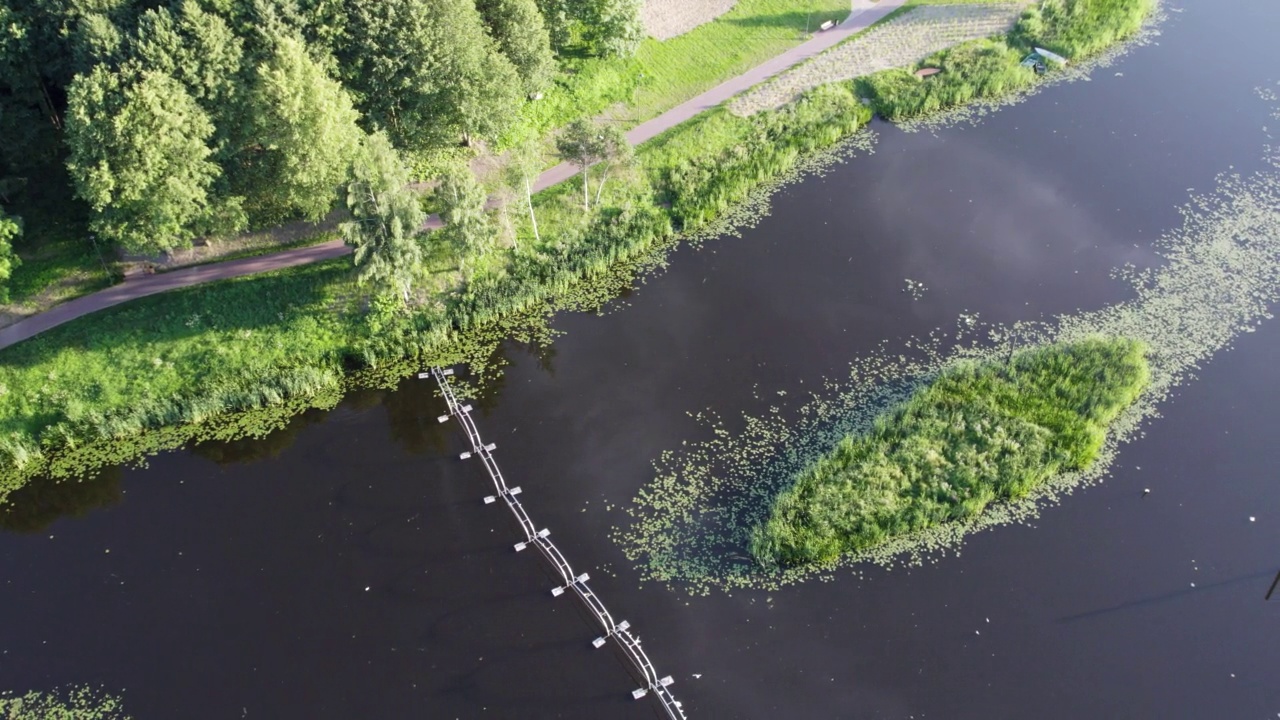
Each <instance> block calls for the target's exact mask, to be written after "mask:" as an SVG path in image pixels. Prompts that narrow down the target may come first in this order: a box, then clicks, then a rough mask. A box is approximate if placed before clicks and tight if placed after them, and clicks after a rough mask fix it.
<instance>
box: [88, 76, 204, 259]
mask: <svg viewBox="0 0 1280 720" xmlns="http://www.w3.org/2000/svg"><path fill="white" fill-rule="evenodd" d="M212 134H213V123H212V122H210V121H209V116H208V114H207V113H205V111H204V110H203V109H202V108H201V107H200V106H199V105H197V104H196V102H195V100H193V99H192V97H191V95H189V94H188V93H187V91H186V89H185V88H184V87H183V86H182V84H181V83H179V82H178V81H177V80H174V79H173V78H172V77H169V76H168V75H164V74H161V73H157V72H141V73H129V74H118V73H113V72H111V71H109V70H107V69H106V68H104V67H102V66H99V67H97V68H94V70H93V72H91V73H89V74H88V75H82V76H79V77H77V78H76V79H75V81H73V82H72V84H71V88H70V90H69V91H68V105H67V145H68V147H69V149H70V151H71V154H70V157H69V158H68V160H67V166H68V168H69V169H70V170H71V176H72V178H73V179H74V180H75V184H76V192H77V194H78V195H79V197H80V198H81V199H83V200H85V201H86V202H88V203H89V206H90V207H92V208H93V210H94V211H95V212H96V213H97V217H96V219H95V220H94V222H93V226H94V230H96V231H97V232H98V233H99V234H100V235H102V237H104V238H106V239H108V240H111V241H112V242H116V243H119V244H120V245H121V246H123V247H125V248H126V249H128V250H131V251H135V252H158V251H165V250H170V249H172V248H175V247H182V246H183V245H186V244H188V243H189V242H190V241H191V238H193V237H195V236H196V235H197V234H198V233H200V232H203V231H205V230H207V229H208V227H209V222H210V221H211V220H212V214H211V210H212V208H211V203H210V197H209V189H210V187H211V186H212V184H213V181H214V179H215V178H217V177H218V174H219V171H218V166H217V165H215V164H214V163H212V162H210V161H209V154H210V151H209V147H208V145H206V144H205V143H206V141H207V140H208V139H209V136H210V135H212Z"/></svg>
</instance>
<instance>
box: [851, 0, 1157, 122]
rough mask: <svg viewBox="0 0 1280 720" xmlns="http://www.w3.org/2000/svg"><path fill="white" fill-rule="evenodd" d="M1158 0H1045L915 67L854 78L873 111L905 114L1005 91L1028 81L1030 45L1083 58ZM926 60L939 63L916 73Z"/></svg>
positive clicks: (1127, 29) (1133, 28)
mask: <svg viewBox="0 0 1280 720" xmlns="http://www.w3.org/2000/svg"><path fill="white" fill-rule="evenodd" d="M1153 7H1154V0H1043V2H1041V3H1038V4H1036V5H1033V6H1031V7H1030V8H1028V9H1027V10H1026V11H1024V12H1023V14H1022V16H1021V17H1020V18H1019V19H1018V22H1017V24H1015V25H1014V27H1013V29H1012V30H1010V31H1009V33H1008V34H1007V35H1005V36H1003V37H999V38H989V39H985V40H975V41H972V42H968V43H963V44H961V45H957V46H955V47H953V48H948V49H947V50H943V51H941V52H938V53H935V54H933V55H931V56H929V57H927V58H925V59H924V60H922V61H920V62H919V63H918V64H917V65H915V66H913V67H910V68H895V69H893V70H885V71H883V72H879V73H875V74H873V75H869V76H867V77H865V78H861V79H859V80H858V81H857V86H858V89H859V92H860V93H861V94H863V95H864V96H865V97H868V98H870V99H871V101H872V104H873V106H874V107H875V110H876V113H877V114H879V115H880V116H881V117H883V118H886V119H888V120H905V119H910V118H917V117H921V116H925V115H930V114H932V113H936V112H938V111H940V110H946V109H949V108H954V107H958V106H961V105H965V104H967V103H970V102H973V101H975V100H988V99H994V98H1001V97H1004V96H1006V95H1010V94H1012V93H1015V92H1017V91H1019V90H1023V89H1025V88H1028V87H1030V86H1031V85H1033V84H1034V83H1035V82H1036V75H1035V72H1034V71H1033V70H1032V69H1031V68H1028V67H1023V66H1022V65H1021V61H1022V59H1023V58H1024V57H1026V56H1027V54H1028V53H1030V52H1031V49H1032V48H1033V47H1043V48H1046V49H1048V50H1052V51H1054V52H1057V53H1058V54H1060V55H1063V56H1065V57H1066V58H1068V59H1069V60H1071V61H1079V60H1083V59H1086V58H1088V57H1089V56H1091V55H1095V54H1097V53H1098V52H1100V51H1102V50H1104V49H1106V48H1109V47H1112V46H1114V45H1115V44H1116V43H1118V42H1120V41H1122V40H1125V39H1127V38H1129V37H1132V36H1133V35H1135V34H1137V33H1138V31H1139V30H1140V29H1141V28H1142V24H1143V22H1144V21H1145V19H1146V18H1147V16H1148V15H1149V14H1150V13H1151V11H1152V9H1153ZM921 68H938V69H940V70H942V72H941V73H938V74H936V75H933V76H930V77H925V78H919V77H916V76H915V72H916V71H917V70H919V69H921Z"/></svg>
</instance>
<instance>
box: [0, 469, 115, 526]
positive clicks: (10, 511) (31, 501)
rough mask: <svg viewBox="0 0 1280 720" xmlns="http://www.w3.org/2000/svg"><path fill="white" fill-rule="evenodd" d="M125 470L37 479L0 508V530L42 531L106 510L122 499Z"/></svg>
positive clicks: (15, 492)
mask: <svg viewBox="0 0 1280 720" xmlns="http://www.w3.org/2000/svg"><path fill="white" fill-rule="evenodd" d="M123 476H124V469H123V468H121V467H119V466H115V467H107V468H103V469H102V470H101V471H100V472H99V473H98V474H97V475H94V476H93V477H90V478H85V479H82V480H76V479H66V480H55V479H52V478H47V477H46V478H39V479H36V480H32V481H31V482H29V483H27V484H26V485H24V486H22V487H21V488H19V489H17V490H15V491H13V492H12V493H10V494H9V498H8V501H7V502H6V503H5V504H3V505H0V530H4V531H6V532H15V533H37V532H43V531H44V530H45V529H47V528H48V527H49V526H50V525H52V524H53V522H54V521H55V520H57V519H59V518H63V517H73V518H74V517H84V516H85V515H87V514H89V513H90V512H91V511H93V510H97V509H100V508H109V507H112V506H114V505H117V504H119V502H120V501H121V499H122V495H121V490H120V479H121V478H122V477H123Z"/></svg>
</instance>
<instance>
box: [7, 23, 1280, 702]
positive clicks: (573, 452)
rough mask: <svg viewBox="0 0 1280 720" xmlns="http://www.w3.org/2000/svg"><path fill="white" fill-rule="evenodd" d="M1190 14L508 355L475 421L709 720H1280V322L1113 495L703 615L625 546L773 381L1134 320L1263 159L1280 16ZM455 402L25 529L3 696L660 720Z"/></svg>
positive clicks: (378, 407) (60, 497)
mask: <svg viewBox="0 0 1280 720" xmlns="http://www.w3.org/2000/svg"><path fill="white" fill-rule="evenodd" d="M1176 7H1179V8H1185V12H1183V13H1177V14H1174V15H1173V18H1172V20H1171V22H1169V23H1168V24H1167V26H1166V28H1165V35H1164V37H1162V38H1161V40H1160V44H1159V45H1158V46H1153V47H1148V48H1145V49H1142V50H1139V51H1138V52H1136V53H1135V54H1133V55H1132V56H1130V57H1129V58H1127V59H1125V60H1124V61H1122V62H1121V63H1119V64H1118V65H1117V66H1115V67H1114V68H1110V69H1104V70H1102V71H1099V72H1098V73H1097V74H1096V75H1095V77H1094V80H1093V82H1089V83H1078V84H1074V85H1068V86H1063V87H1058V88H1054V89H1051V90H1049V91H1047V92H1045V93H1043V94H1042V95H1040V96H1038V97H1036V98H1034V99H1032V100H1031V101H1029V102H1027V103H1025V104H1023V105H1020V106H1018V107H1015V108H1011V109H1007V110H1004V111H1002V112H1001V113H999V114H998V115H996V116H994V117H992V118H989V119H988V120H987V121H985V122H984V123H983V124H982V125H980V126H978V127H972V128H956V129H952V130H947V131H944V132H940V133H938V135H937V136H934V135H930V134H916V135H907V134H904V133H901V132H899V131H897V130H895V129H893V128H888V127H881V128H880V131H881V142H880V145H879V148H878V151H877V153H876V154H875V155H874V156H872V157H866V158H859V159H857V160H856V161H854V162H852V163H850V164H848V165H846V166H843V167H841V168H840V169H838V170H837V171H835V172H833V173H832V174H830V175H828V176H827V177H825V178H821V179H811V180H809V181H807V182H804V183H802V184H800V185H797V186H794V187H792V188H790V189H789V190H788V191H787V192H785V193H784V194H782V195H781V196H780V197H778V198H777V199H776V202H775V203H774V211H773V214H772V216H771V217H769V218H767V219H766V220H765V221H763V222H762V223H761V224H760V226H759V227H758V228H757V229H755V230H752V231H750V232H747V233H745V237H743V238H741V239H726V240H721V241H716V242H712V243H709V244H708V245H706V246H705V247H704V248H703V249H701V250H698V251H693V250H689V249H682V250H679V251H677V252H676V253H675V254H674V257H673V264H672V267H671V269H670V270H669V271H668V272H666V273H665V274H662V275H660V276H657V277H655V278H652V279H650V280H649V281H648V283H647V284H645V285H644V286H642V287H641V288H640V289H639V290H638V291H637V292H636V293H634V294H633V295H632V296H631V297H630V298H628V300H627V302H626V304H625V305H622V306H619V307H617V308H614V311H613V312H611V313H609V314H606V315H605V316H603V317H600V316H594V315H567V316H564V317H560V318H558V319H557V321H556V325H557V327H558V328H560V329H562V330H565V331H567V334H566V335H565V336H564V337H562V338H561V339H559V340H558V341H557V342H556V343H555V346H554V347H553V348H551V349H550V351H547V352H536V351H529V350H528V349H526V348H523V347H520V346H518V345H515V344H511V345H509V346H507V347H505V348H504V351H505V352H506V354H507V356H508V357H509V359H510V360H511V363H512V364H511V366H510V368H509V369H508V371H507V373H506V375H505V376H504V378H503V379H502V381H501V385H500V387H495V388H492V389H491V392H490V394H489V396H488V397H487V398H486V399H485V400H484V401H483V402H482V403H478V405H481V407H482V409H483V413H482V414H481V415H480V416H479V417H478V422H479V425H480V428H481V431H482V432H483V433H484V434H485V437H486V439H487V440H489V441H491V442H496V443H497V445H498V450H497V456H498V458H499V461H500V462H501V463H502V465H503V468H504V470H505V472H506V474H507V475H508V477H509V478H511V479H513V480H514V481H515V482H516V483H518V484H520V485H522V486H523V487H524V488H525V490H526V493H525V495H524V496H522V497H523V499H524V500H525V503H526V506H527V507H528V509H529V511H530V512H531V513H532V514H533V515H534V517H535V518H536V519H537V520H538V522H539V523H540V524H542V525H545V526H547V527H550V528H551V529H552V531H553V534H554V537H555V538H556V540H557V541H558V543H559V544H560V547H561V548H562V549H563V550H564V551H565V552H566V553H567V554H568V556H569V558H570V560H571V561H572V562H573V563H574V564H575V565H576V566H579V567H581V568H583V569H584V570H587V571H589V572H591V574H592V577H593V581H592V584H593V586H594V588H595V589H596V591H597V592H598V593H599V594H600V595H602V596H603V598H604V599H605V601H606V602H607V603H608V604H609V606H610V608H611V610H612V611H613V612H614V614H615V616H616V617H621V618H626V619H628V620H630V621H631V622H632V624H633V626H634V627H635V628H636V629H637V630H638V631H639V634H640V636H641V637H642V639H643V640H644V643H645V646H646V647H647V648H648V649H649V652H650V654H651V655H652V657H653V658H654V660H655V662H657V664H658V666H659V669H660V670H661V671H662V672H664V673H671V674H673V675H674V676H675V677H676V681H677V684H676V686H675V687H674V689H675V690H676V694H677V696H678V697H679V698H681V699H682V700H683V701H684V702H685V704H686V707H687V708H688V709H689V711H690V715H691V717H694V718H774V717H777V718H984V719H987V718H1005V717H1037V718H1046V719H1057V718H1063V719H1066V718H1121V717H1123V718H1162V719H1163V718H1233V719H1234V718H1240V719H1245V718H1259V719H1261V718H1275V717H1277V716H1280V679H1277V678H1280V601H1275V600H1273V601H1272V602H1271V603H1265V602H1263V599H1262V598H1263V595H1264V593H1265V592H1266V589H1267V586H1268V585H1269V583H1270V581H1271V578H1272V577H1273V576H1274V574H1275V572H1276V571H1277V570H1278V569H1280V484H1277V482H1276V469H1275V468H1277V467H1280V445H1277V443H1276V442H1275V437H1276V429H1277V427H1280V364H1278V363H1277V362H1276V361H1275V358H1280V327H1278V326H1277V324H1276V323H1274V322H1273V323H1270V324H1267V325H1264V326H1263V327H1262V328H1261V329H1260V330H1259V332H1257V333H1254V334H1251V335H1246V336H1244V337H1243V338H1242V339H1241V340H1240V341H1239V342H1238V343H1237V348H1236V349H1235V350H1234V351H1232V352H1229V353H1226V354H1223V355H1221V356H1219V357H1217V358H1215V360H1214V361H1213V362H1212V363H1211V364H1210V365H1209V366H1208V367H1207V368H1206V369H1205V371H1204V372H1203V373H1202V374H1201V377H1200V379H1199V380H1198V381H1196V382H1195V383H1193V384H1190V385H1188V386H1186V387H1185V388H1184V389H1183V390H1182V392H1181V394H1180V395H1179V396H1178V397H1177V398H1176V399H1175V400H1174V401H1173V402H1172V403H1170V404H1169V405H1168V406H1167V407H1166V408H1165V413H1164V414H1165V416H1164V417H1163V418H1161V419H1159V420H1156V421H1154V422H1153V423H1152V424H1151V425H1150V427H1149V431H1148V433H1147V436H1146V437H1145V438H1143V439H1141V440H1139V441H1137V442H1135V443H1134V444H1132V445H1129V446H1127V447H1125V448H1124V449H1123V451H1122V455H1121V459H1120V462H1119V464H1118V466H1117V469H1116V472H1115V475H1114V477H1113V478H1112V479H1110V480H1109V481H1108V482H1107V483H1105V484H1104V485H1102V486H1100V487H1097V488H1093V489H1089V490H1087V491H1084V492H1079V493H1077V494H1076V495H1075V496H1074V497H1072V498H1070V499H1069V500H1068V501H1067V502H1066V503H1065V504H1064V505H1062V506H1061V507H1056V508H1052V509H1049V510H1047V511H1046V512H1045V513H1044V515H1043V517H1042V518H1041V519H1040V520H1039V521H1038V522H1037V523H1036V524H1035V527H1012V528H1004V529H999V530H996V531H993V532H988V533H984V534H982V535H980V536H977V537H974V538H972V539H971V541H970V542H968V543H967V544H966V545H965V547H964V550H963V554H962V555H961V556H960V557H958V558H957V557H949V558H945V559H942V560H940V561H939V562H938V563H937V564H930V565H926V566H925V567H922V568H915V569H911V570H895V571H893V572H888V571H884V570H880V569H874V568H871V569H868V570H867V571H866V572H865V573H864V575H863V577H857V576H855V575H854V574H852V573H848V572H846V573H843V574H842V575H840V576H839V577H838V578H837V579H836V581H835V582H830V583H809V584H805V585H800V586H795V587H791V588H788V589H785V590H782V591H774V592H770V593H766V592H736V593H734V594H732V595H724V594H723V593H717V594H713V595H711V596H710V597H706V598H688V597H685V596H684V595H682V594H680V593H675V592H671V591H668V590H667V589H664V588H661V587H658V586H654V585H651V584H642V583H641V582H640V581H639V579H638V577H637V574H636V572H635V571H634V570H633V569H632V568H631V566H630V564H629V563H628V562H626V560H625V559H624V558H623V557H622V555H621V553H620V551H619V550H618V548H617V547H616V546H614V545H613V543H612V542H611V541H609V540H608V539H607V537H606V536H607V534H608V532H609V529H610V528H611V527H613V526H614V525H615V524H616V523H618V522H620V521H621V520H622V516H621V512H620V511H619V510H617V509H614V510H612V511H609V510H606V504H607V503H612V504H622V503H625V502H626V501H627V500H629V499H630V498H631V497H632V496H633V495H634V494H635V492H636V491H637V490H638V489H639V488H640V487H641V486H642V485H643V484H644V483H645V482H646V481H647V480H649V479H650V478H651V476H652V468H651V462H652V460H653V459H654V458H655V457H657V456H658V454H659V453H661V452H662V451H663V450H667V449H674V448H677V447H679V445H680V443H681V441H682V440H686V439H688V440H696V439H701V438H705V437H706V432H707V431H706V429H705V428H702V427H700V426H698V425H697V424H696V423H695V422H694V421H693V420H691V419H690V417H689V416H688V414H687V413H688V412H691V411H692V412H696V411H698V410H701V409H706V408H710V409H713V410H715V411H717V412H718V413H720V414H721V415H722V416H724V417H726V418H728V419H729V424H730V425H731V426H732V425H733V420H732V419H733V418H735V417H738V416H740V414H741V413H742V412H743V411H748V412H758V411H759V410H760V409H761V408H762V405H761V402H760V401H757V400H754V399H752V393H753V390H754V391H755V392H758V393H759V394H761V395H762V396H771V395H772V394H773V393H774V392H775V391H778V390H784V391H788V392H789V393H791V396H790V397H792V398H794V397H796V396H797V394H798V393H801V392H803V391H804V390H806V389H807V388H816V387H817V385H818V384H820V382H821V380H822V379H823V378H826V377H834V376H838V375H841V374H842V373H843V371H844V369H845V368H846V367H847V364H848V362H849V361H850V360H851V359H852V358H854V357H856V356H858V355H860V354H863V353H867V352H871V351H873V350H874V349H875V348H876V347H877V346H878V345H879V344H880V343H881V342H882V341H887V342H888V343H889V345H890V347H892V346H893V344H894V343H896V342H900V341H901V340H902V339H904V338H906V337H908V336H911V335H921V334H925V333H927V332H929V331H930V330H932V329H934V328H936V327H943V328H949V327H954V324H955V322H956V318H957V316H958V314H959V313H961V312H965V311H968V312H979V313H980V314H981V316H982V317H983V319H985V320H989V321H998V322H1007V321H1012V320H1017V319H1034V318H1039V317H1042V316H1045V315H1050V314H1054V313H1061V312H1070V311H1073V310H1075V309H1077V308H1083V309H1091V308H1097V307H1101V306H1103V305H1106V304H1108V303H1112V302H1115V301H1118V300H1121V299H1124V298H1125V297H1127V296H1128V291H1127V288H1126V287H1125V286H1124V285H1123V284H1122V283H1120V282H1119V281H1116V280H1113V279H1111V278H1110V277H1109V272H1110V270H1111V269H1112V268H1114V267H1117V266H1119V265H1122V264H1124V263H1126V262H1134V263H1137V264H1139V265H1142V264H1147V263H1150V262H1151V261H1152V258H1153V256H1152V254H1151V251H1150V249H1149V244H1150V242H1151V241H1152V240H1153V239H1154V238H1155V237H1157V236H1158V235H1159V234H1160V233H1161V232H1162V231H1163V230H1165V229H1167V228H1170V227H1173V226H1175V225H1176V224H1177V223H1178V219H1179V218H1178V214H1177V212H1176V207H1177V206H1178V205H1180V204H1182V203H1183V202H1185V201H1186V198H1187V189H1188V188H1199V189H1202V190H1207V189H1209V188H1210V187H1211V184H1212V181H1213V178H1214V176H1215V175H1216V174H1217V173H1219V172H1221V171H1225V170H1228V169H1229V168H1230V167H1232V166H1234V168H1235V169H1237V170H1241V171H1248V170H1250V169H1252V168H1253V167H1255V165H1256V163H1257V158H1258V157H1259V154H1260V148H1261V145H1262V143H1263V137H1262V134H1261V127H1262V126H1263V125H1265V124H1266V122H1267V119H1266V117H1265V115H1266V108H1265V106H1264V105H1263V104H1262V103H1260V102H1259V101H1258V100H1257V99H1256V97H1255V96H1254V94H1253V89H1254V88H1255V87H1256V86H1258V85H1261V84H1264V83H1272V82H1274V81H1275V80H1277V79H1280V45H1277V44H1276V43H1275V42H1274V33H1275V30H1276V29H1277V28H1280V6H1278V5H1277V4H1276V3H1271V2H1265V1H1262V0H1220V1H1218V0H1194V1H1193V0H1187V1H1186V2H1180V3H1177V5H1176ZM1272 123H1273V124H1275V122H1274V121H1272ZM906 278H911V279H913V280H917V281H920V282H923V283H924V284H925V286H926V287H927V288H928V290H927V291H926V293H925V295H924V297H923V298H922V299H921V300H919V301H913V300H912V299H911V298H910V296H909V295H908V294H906V293H903V292H902V288H903V284H904V280H905V279H906ZM442 411H443V408H442V403H441V402H440V401H439V400H437V399H436V398H434V397H433V392H432V388H431V387H430V386H429V385H427V384H425V383H420V382H417V381H406V382H405V383H403V384H402V385H401V387H400V388H399V389H398V390H397V391H395V392H367V393H361V394H359V395H357V396H354V397H352V398H349V399H348V400H347V401H346V402H344V403H343V405H342V406H340V407H339V408H338V409H336V410H334V411H333V412H329V413H311V414H308V415H306V416H304V417H301V418H299V419H297V420H296V421H295V422H294V423H293V424H292V425H291V426H290V427H289V428H288V429H287V430H285V431H282V432H280V433H277V434H276V435H273V436H271V437H270V438H267V439H265V440H262V441H242V442H238V443H231V444H225V445H206V446H201V447H197V448H194V449H191V450H189V451H185V452H180V453H171V454H167V455H163V456H161V457H158V458H155V459H154V460H153V461H152V462H151V464H150V467H149V468H148V469H144V470H135V469H118V468H117V469H112V470H109V471H108V472H106V473H105V474H104V475H103V477H102V478H100V479H99V480H97V481H95V482H93V483H91V484H87V485H83V486H79V487H77V488H75V491H74V492H71V491H69V490H68V488H67V487H65V486H64V487H36V488H33V490H32V491H31V492H30V493H28V497H29V498H30V505H29V506H30V507H35V508H38V509H39V512H36V511H32V512H31V513H30V515H31V516H30V517H24V518H22V519H21V522H19V521H18V520H14V519H11V520H10V524H11V525H21V527H16V528H15V529H13V530H12V531H10V532H7V533H5V534H3V535H0V578H3V580H2V581H0V607H3V608H4V618H3V620H0V688H8V689H14V690H25V689H29V688H41V689H44V688H51V687H55V686H58V685H62V684H66V683H89V684H99V685H103V686H105V687H106V688H109V689H111V690H113V691H120V692H122V694H123V695H124V697H125V698H126V701H127V706H128V708H129V709H130V710H131V711H132V712H133V713H134V715H135V716H136V717H138V718H192V719H193V720H194V719H204V718H210V719H212V718H240V717H249V718H407V717H427V718H455V717H456V718H485V717H490V718H646V717H654V716H655V715H656V714H657V713H658V712H659V711H658V709H657V706H656V705H652V704H649V703H648V702H647V701H642V702H634V701H632V700H631V699H630V696H629V691H630V690H631V689H632V688H633V687H635V681H634V680H633V679H632V677H631V676H630V674H629V672H628V669H627V666H626V665H625V664H624V663H623V661H622V659H621V658H620V657H619V656H617V655H615V654H613V652H612V650H609V649H605V650H593V649H592V648H591V647H590V644H589V641H590V640H591V638H593V637H595V635H596V632H595V628H594V627H592V626H591V624H590V623H589V621H588V619H587V618H586V616H585V615H584V614H583V613H582V612H581V611H580V610H579V609H578V607H577V606H576V605H575V601H574V600H573V599H572V598H570V597H567V596H566V597H562V598H559V599H552V598H551V596H550V594H549V593H548V590H549V589H550V587H551V585H552V584H553V581H552V578H551V575H550V574H549V572H548V571H547V570H546V569H545V568H544V567H543V565H542V564H541V562H540V560H539V558H537V557H536V556H535V555H533V554H530V553H523V554H520V555H517V554H515V553H514V552H512V550H511V544H512V543H513V542H514V541H515V540H516V539H518V533H517V529H516V528H515V526H514V525H513V523H512V522H511V521H510V520H509V519H508V515H507V513H506V512H505V510H503V509H501V507H500V506H497V505H494V506H484V505H483V504H482V503H481V502H480V498H481V496H483V495H485V494H487V492H488V485H487V482H488V481H487V478H486V477H485V476H484V475H483V474H482V471H481V469H480V466H478V465H474V464H466V463H462V462H459V461H457V460H456V453H457V452H459V451H461V450H462V449H463V447H462V443H463V438H462V436H461V434H460V433H459V432H458V431H457V428H456V427H454V426H453V425H452V424H446V425H443V426H442V425H438V424H437V423H436V422H435V416H436V415H438V414H440V413H441V412H442ZM1143 488H1150V489H1151V491H1152V492H1151V494H1150V495H1149V496H1147V497H1145V498H1143V497H1142V490H1143ZM77 506H89V507H90V508H91V509H88V510H81V511H80V512H79V513H76V512H74V510H75V508H76V507H77ZM59 514H62V515H63V517H61V518H60V519H54V518H56V517H57V516H58V515H59ZM1249 516H1256V518H1257V521H1256V522H1249ZM1192 583H1194V587H1192ZM695 673H696V674H700V675H701V677H700V678H697V679H695V678H694V677H693V675H694V674H695Z"/></svg>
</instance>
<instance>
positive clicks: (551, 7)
mask: <svg viewBox="0 0 1280 720" xmlns="http://www.w3.org/2000/svg"><path fill="white" fill-rule="evenodd" d="M536 1H537V3H538V10H539V11H540V12H541V13H542V22H543V24H544V25H545V26H546V28H547V36H548V37H549V38H550V40H551V49H552V50H554V51H555V52H557V53H560V52H564V50H565V48H567V47H569V43H570V42H572V41H573V26H574V19H573V16H574V12H573V11H574V5H575V3H576V0H536Z"/></svg>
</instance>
